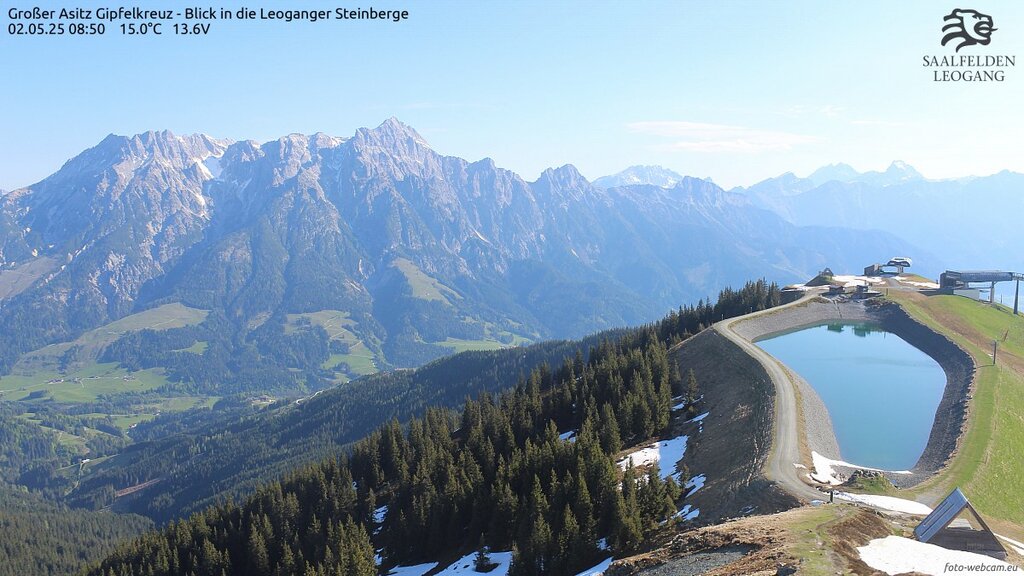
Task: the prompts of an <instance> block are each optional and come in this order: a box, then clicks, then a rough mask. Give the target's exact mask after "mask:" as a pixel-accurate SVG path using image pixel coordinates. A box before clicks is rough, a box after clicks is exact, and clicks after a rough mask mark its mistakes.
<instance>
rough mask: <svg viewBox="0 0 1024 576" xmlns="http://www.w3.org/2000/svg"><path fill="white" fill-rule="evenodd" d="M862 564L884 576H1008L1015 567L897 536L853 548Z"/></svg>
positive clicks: (978, 555)
mask: <svg viewBox="0 0 1024 576" xmlns="http://www.w3.org/2000/svg"><path fill="white" fill-rule="evenodd" d="M857 552H859V553H860V559H861V560H863V561H864V563H865V564H867V565H868V566H870V567H872V568H874V569H875V570H879V571H882V572H885V573H886V574H890V575H893V574H903V573H905V572H919V573H921V574H934V575H936V576H939V575H942V574H992V573H994V572H1011V571H1015V570H1016V567H1014V566H1013V565H1012V564H1007V563H1006V562H1002V561H1000V560H996V559H995V558H990V557H988V556H982V555H981V554H973V553H971V552H960V551H958V550H947V549H945V548H940V547H939V546H934V545H932V544H925V543H923V542H918V541H917V540H911V539H909V538H902V537H900V536H886V537H885V538H876V539H874V540H872V541H871V542H869V543H868V545H867V546H862V547H860V548H857Z"/></svg>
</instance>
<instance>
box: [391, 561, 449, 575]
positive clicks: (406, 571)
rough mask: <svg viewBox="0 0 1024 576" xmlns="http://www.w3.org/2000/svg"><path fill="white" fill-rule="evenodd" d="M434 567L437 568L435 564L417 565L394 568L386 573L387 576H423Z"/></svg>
mask: <svg viewBox="0 0 1024 576" xmlns="http://www.w3.org/2000/svg"><path fill="white" fill-rule="evenodd" d="M434 566H437V564H435V563H433V562H428V563H426V564H417V565H415V566H395V567H394V568H392V569H391V571H390V572H388V576H423V575H424V574H426V573H427V572H430V570H431V569H433V568H434Z"/></svg>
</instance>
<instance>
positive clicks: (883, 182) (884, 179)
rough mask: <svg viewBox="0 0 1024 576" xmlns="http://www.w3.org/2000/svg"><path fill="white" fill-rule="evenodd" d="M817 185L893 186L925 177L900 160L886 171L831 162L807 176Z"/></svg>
mask: <svg viewBox="0 0 1024 576" xmlns="http://www.w3.org/2000/svg"><path fill="white" fill-rule="evenodd" d="M807 179H808V180H810V181H811V182H812V183H814V185H815V186H821V185H822V184H826V183H828V182H833V181H835V182H845V183H850V182H862V183H865V184H872V185H875V186H891V185H893V184H899V183H901V182H907V181H910V180H924V177H923V176H921V174H920V173H919V172H918V171H917V170H915V169H914V167H913V166H910V165H908V164H906V163H905V162H901V161H899V160H897V161H895V162H893V163H892V164H890V165H889V167H888V168H886V170H885V171H884V172H878V171H869V172H857V171H856V170H854V169H853V167H851V166H850V165H848V164H841V163H840V164H831V165H828V166H822V167H821V168H818V169H817V170H815V171H814V172H812V173H811V175H810V176H808V177H807Z"/></svg>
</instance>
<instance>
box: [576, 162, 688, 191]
mask: <svg viewBox="0 0 1024 576" xmlns="http://www.w3.org/2000/svg"><path fill="white" fill-rule="evenodd" d="M682 180H683V177H682V176H680V175H679V174H676V173H675V172H673V171H671V170H669V169H668V168H662V167H661V166H630V167H629V168H626V169H625V170H623V171H622V172H619V173H618V174H612V175H611V176H602V177H600V178H598V179H597V180H594V186H597V187H598V188H614V187H615V186H633V185H637V184H650V185H652V186H660V187H662V188H671V187H673V186H675V185H676V184H678V183H679V182H681V181H682Z"/></svg>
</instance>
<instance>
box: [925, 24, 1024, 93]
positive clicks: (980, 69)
mask: <svg viewBox="0 0 1024 576" xmlns="http://www.w3.org/2000/svg"><path fill="white" fill-rule="evenodd" d="M997 30H999V29H998V28H996V27H995V22H994V21H993V19H992V16H990V15H988V14H982V13H981V12H978V11H977V10H971V9H968V8H954V9H953V10H951V11H950V13H949V14H947V15H946V16H945V17H943V19H942V35H941V39H940V41H939V44H940V45H941V46H943V47H945V48H946V49H951V50H952V52H953V53H952V54H949V53H947V54H941V55H935V54H932V55H926V56H923V57H922V62H923V66H924V67H925V68H929V69H931V72H932V80H933V81H934V82H1002V81H1003V80H1005V79H1006V70H1007V69H1008V68H1013V67H1014V66H1016V65H1017V62H1016V60H1017V57H1016V56H1015V55H1013V56H1011V55H1008V54H977V53H975V54H970V53H969V52H972V51H979V50H981V49H985V48H986V47H988V45H989V44H991V43H992V33H993V32H995V31H997ZM961 49H964V52H965V53H964V54H961V53H960V50H961Z"/></svg>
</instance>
